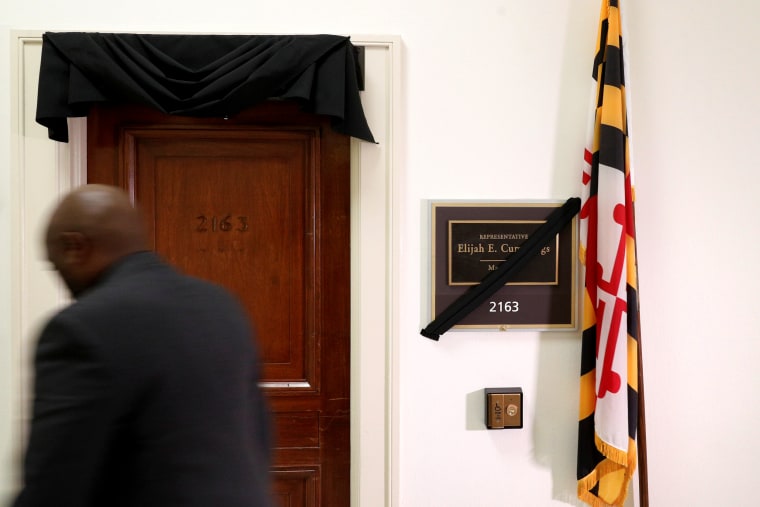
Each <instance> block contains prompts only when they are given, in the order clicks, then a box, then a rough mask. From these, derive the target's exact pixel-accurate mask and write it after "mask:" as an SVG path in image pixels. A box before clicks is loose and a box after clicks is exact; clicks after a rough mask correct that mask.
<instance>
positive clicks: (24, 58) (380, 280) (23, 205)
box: [0, 31, 401, 507]
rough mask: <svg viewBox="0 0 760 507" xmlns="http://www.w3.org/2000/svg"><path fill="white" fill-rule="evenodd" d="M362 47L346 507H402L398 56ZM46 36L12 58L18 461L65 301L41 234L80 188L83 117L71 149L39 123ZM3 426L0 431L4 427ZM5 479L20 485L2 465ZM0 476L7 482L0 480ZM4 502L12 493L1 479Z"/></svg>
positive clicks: (388, 47) (19, 47)
mask: <svg viewBox="0 0 760 507" xmlns="http://www.w3.org/2000/svg"><path fill="white" fill-rule="evenodd" d="M351 40H352V42H353V43H354V44H356V45H362V46H365V48H366V49H365V91H363V92H362V93H361V95H362V104H363V106H364V111H365V114H366V116H367V120H368V122H369V125H370V128H371V129H372V133H373V134H374V136H375V139H377V141H378V144H376V145H375V144H371V143H366V142H360V141H357V140H352V142H351V171H352V172H351V224H352V225H351V280H352V282H351V393H352V395H351V505H352V506H353V507H359V506H361V507H374V506H378V507H388V506H393V505H397V498H398V491H397V484H398V481H397V477H398V465H397V456H398V438H397V428H398V410H397V403H398V396H397V391H398V382H397V379H398V357H397V351H398V347H397V329H396V321H397V319H396V316H397V307H396V301H397V298H396V290H397V286H398V285H397V266H398V264H397V260H398V252H397V241H396V238H397V231H398V227H397V221H398V213H397V210H398V206H399V203H398V201H397V195H398V193H397V190H396V185H397V181H398V178H397V176H396V173H397V170H398V169H397V164H396V163H395V159H396V149H395V143H394V141H395V139H397V138H398V132H399V131H398V121H397V119H398V118H399V115H398V111H399V92H400V69H401V64H400V49H401V41H400V39H399V38H398V37H393V36H352V37H351ZM41 48H42V33H41V32H28V31H25V32H20V31H19V32H12V51H13V57H12V61H11V67H12V68H11V77H12V85H11V100H12V102H11V103H12V104H13V108H12V111H11V142H10V145H11V196H12V197H11V199H12V201H11V212H10V214H11V222H12V228H11V235H12V246H11V250H12V251H11V266H10V269H11V272H10V273H7V275H8V276H7V278H8V279H10V280H11V294H12V298H11V301H12V304H11V308H10V309H1V310H0V318H8V319H9V320H10V322H11V337H10V338H8V339H9V340H10V341H11V343H10V344H7V343H6V344H2V345H3V346H5V348H6V350H11V351H12V354H11V355H12V360H11V364H12V366H11V373H10V377H11V380H10V382H9V383H0V389H3V390H5V389H7V390H10V391H11V392H10V393H2V394H7V395H8V396H9V397H10V398H11V399H12V400H13V406H14V407H15V408H14V409H13V410H14V413H13V414H12V417H10V418H7V419H9V420H10V421H12V423H11V426H9V427H8V431H7V432H10V435H9V436H8V435H4V436H2V437H1V438H2V439H3V441H4V442H12V444H11V447H13V449H12V450H11V451H12V453H13V454H14V455H15V456H17V455H18V453H19V452H20V451H21V449H22V448H23V442H24V434H25V428H26V426H27V414H28V405H29V404H28V399H29V379H30V351H31V349H32V347H33V345H32V344H33V341H34V338H35V336H36V334H37V331H38V328H39V325H40V324H41V323H42V322H44V320H45V319H46V317H47V316H48V315H49V314H50V313H51V312H52V311H54V310H55V309H57V308H59V307H60V306H61V305H63V304H66V295H65V293H64V291H63V290H62V288H61V285H60V284H59V282H58V281H57V279H56V277H55V275H54V274H52V273H51V272H50V270H49V268H48V266H47V263H46V261H45V258H44V255H43V253H42V251H41V228H42V226H43V224H44V222H45V218H46V216H47V213H48V212H49V210H50V208H51V206H52V205H53V204H54V203H55V202H56V200H57V198H58V197H59V196H60V195H61V194H62V193H65V192H66V191H67V190H68V189H70V188H72V187H74V186H77V185H79V184H81V183H83V182H84V180H85V174H86V146H87V140H86V132H87V129H86V119H84V118H82V119H72V120H70V121H69V125H70V126H69V130H70V139H71V141H70V142H69V143H68V144H64V143H57V142H54V141H50V140H49V139H48V138H47V130H46V129H45V128H43V127H42V126H40V125H39V124H37V123H36V122H35V121H34V113H35V108H36V101H37V81H38V78H39V61H40V55H41ZM4 429H5V427H2V426H0V431H2V430H4ZM2 463H5V465H3V464H0V477H14V476H15V474H16V471H15V470H12V471H9V470H4V471H3V470H1V468H2V467H3V466H5V467H13V468H16V467H17V462H14V461H13V460H8V459H4V460H3V461H2ZM0 480H2V479H0ZM4 481H5V482H6V483H8V484H3V485H2V490H0V503H2V499H3V497H5V496H8V495H11V494H12V491H13V489H14V488H15V485H14V484H13V482H15V481H13V480H8V479H5V480H4Z"/></svg>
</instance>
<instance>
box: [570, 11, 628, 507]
mask: <svg viewBox="0 0 760 507" xmlns="http://www.w3.org/2000/svg"><path fill="white" fill-rule="evenodd" d="M619 3H620V1H619V0H603V1H602V12H601V16H600V21H599V35H598V40H597V50H596V57H595V59H594V70H593V77H594V91H595V92H596V97H595V98H596V100H595V103H596V109H595V111H594V118H593V120H594V121H593V122H589V123H590V130H591V132H589V137H588V146H587V147H586V151H585V157H584V168H583V195H582V205H581V212H580V219H581V252H580V257H581V262H582V263H583V264H584V265H585V268H586V269H585V286H586V290H585V297H584V302H583V345H582V352H581V357H582V359H581V381H580V417H579V432H578V497H579V498H580V499H581V500H583V501H584V502H586V503H588V504H589V505H592V506H595V507H602V506H622V505H623V504H624V503H625V499H626V495H627V492H628V485H629V483H630V480H631V477H632V475H633V472H634V469H635V468H636V429H637V421H638V417H637V414H638V338H639V336H638V335H639V329H638V319H639V316H638V313H639V312H638V298H637V268H636V245H635V229H634V213H633V198H634V195H633V188H632V184H631V167H630V164H629V157H628V120H627V115H626V91H625V79H624V72H623V70H624V65H623V37H622V33H621V21H620V9H619Z"/></svg>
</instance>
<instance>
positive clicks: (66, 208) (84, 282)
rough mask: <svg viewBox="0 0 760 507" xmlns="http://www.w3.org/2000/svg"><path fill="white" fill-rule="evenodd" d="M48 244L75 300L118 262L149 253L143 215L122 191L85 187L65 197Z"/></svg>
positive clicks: (54, 216) (53, 218)
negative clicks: (123, 258)
mask: <svg viewBox="0 0 760 507" xmlns="http://www.w3.org/2000/svg"><path fill="white" fill-rule="evenodd" d="M45 243H46V246H47V254H48V259H49V260H50V262H52V263H53V266H54V267H55V269H56V270H57V271H58V273H59V274H60V275H61V278H63V281H64V282H65V283H66V286H67V287H68V288H69V291H70V292H71V294H72V296H74V297H76V296H77V295H78V294H80V293H81V292H82V291H84V290H86V289H88V288H89V287H91V286H92V285H93V284H94V283H95V282H96V281H97V280H98V278H99V277H100V275H101V274H102V273H103V272H104V271H105V270H106V269H108V267H110V266H111V265H112V264H113V263H114V262H116V261H117V260H119V259H120V258H122V257H124V256H125V255H128V254H130V253H134V252H138V251H141V250H146V249H147V241H146V235H145V227H144V223H143V219H142V216H141V215H140V213H139V211H138V210H136V209H135V208H134V207H133V206H132V203H131V202H130V200H129V197H128V196H127V195H126V194H125V193H124V192H123V191H122V190H120V189H118V188H116V187H109V186H105V185H84V186H81V187H79V188H77V189H75V190H73V191H72V192H71V193H69V194H68V195H67V196H66V197H64V198H63V200H62V201H61V202H60V204H59V205H58V207H57V208H56V209H55V211H54V212H53V214H52V216H51V217H50V222H49V223H48V227H47V233H46V236H45Z"/></svg>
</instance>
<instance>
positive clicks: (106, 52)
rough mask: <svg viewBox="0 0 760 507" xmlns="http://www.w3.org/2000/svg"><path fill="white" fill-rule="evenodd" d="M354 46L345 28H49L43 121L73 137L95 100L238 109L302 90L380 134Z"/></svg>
mask: <svg viewBox="0 0 760 507" xmlns="http://www.w3.org/2000/svg"><path fill="white" fill-rule="evenodd" d="M354 49H355V48H354V46H353V45H352V44H351V42H350V40H349V38H348V37H343V36H338V35H153V34H113V33H85V32H48V33H45V34H44V35H43V44H42V62H41V65H40V81H39V91H38V97H37V116H36V119H37V122H38V123H40V124H41V125H43V126H45V127H47V128H48V135H49V137H50V139H53V140H56V141H61V142H68V138H69V134H68V126H67V122H66V118H67V117H76V116H87V113H88V110H89V107H90V105H92V104H94V103H98V102H112V103H128V104H141V105H147V106H150V107H153V108H155V109H158V110H160V111H163V112H165V113H168V114H176V115H184V116H198V117H231V116H234V115H235V114H236V113H237V112H239V111H241V110H243V109H245V108H247V107H249V106H252V105H254V104H257V103H259V102H262V101H264V100H267V99H297V100H299V101H300V102H301V104H302V106H303V108H304V109H305V110H307V111H309V112H313V113H316V114H323V115H327V116H330V117H332V118H333V128H334V129H335V130H337V131H338V132H341V133H343V134H348V135H350V136H353V137H357V138H359V139H363V140H365V141H370V142H374V138H373V136H372V132H370V129H369V126H368V125H367V120H366V118H365V116H364V110H363V109H362V105H361V102H360V100H359V85H358V82H359V81H358V79H359V76H358V72H357V65H356V59H355V54H354Z"/></svg>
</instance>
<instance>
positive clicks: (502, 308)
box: [488, 301, 520, 313]
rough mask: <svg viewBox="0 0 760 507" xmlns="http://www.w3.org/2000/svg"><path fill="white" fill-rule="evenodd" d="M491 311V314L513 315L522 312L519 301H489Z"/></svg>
mask: <svg viewBox="0 0 760 507" xmlns="http://www.w3.org/2000/svg"><path fill="white" fill-rule="evenodd" d="M488 305H489V309H488V311H489V312H491V313H512V312H519V311H520V302H519V301H489V302H488Z"/></svg>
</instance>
